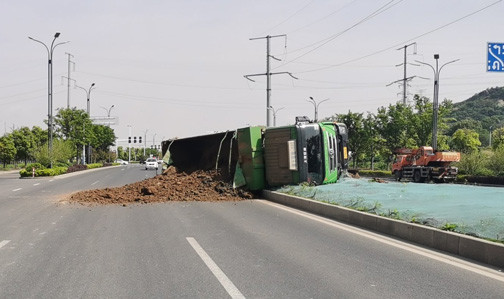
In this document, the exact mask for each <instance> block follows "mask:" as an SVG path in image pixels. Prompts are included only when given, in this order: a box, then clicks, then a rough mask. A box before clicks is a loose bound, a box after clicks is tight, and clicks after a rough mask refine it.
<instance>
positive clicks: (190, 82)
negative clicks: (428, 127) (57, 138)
mask: <svg viewBox="0 0 504 299" xmlns="http://www.w3.org/2000/svg"><path fill="white" fill-rule="evenodd" d="M503 13H504V1H503V0H442V1H440V0H333V1H325V0H254V1H251V0H234V1H231V0H227V1H226V0H212V1H201V0H185V1H173V0H142V1H140V0H121V1H111V0H100V1H97V0H87V1H69V0H47V1H38V0H5V1H1V2H0V28H2V29H1V31H0V45H1V47H0V124H1V125H3V128H1V127H0V128H1V129H2V130H3V132H2V133H8V132H10V131H12V130H13V129H17V128H20V127H23V126H28V127H30V128H31V127H32V126H40V127H42V128H44V129H46V128H47V126H46V125H45V124H44V119H47V115H48V63H47V62H48V54H47V50H46V49H45V48H44V46H43V45H42V44H40V43H37V42H34V41H33V40H30V39H29V38H28V37H32V38H34V39H37V40H40V41H41V42H43V43H45V44H46V45H48V46H50V44H51V42H52V40H53V37H54V34H55V33H56V32H60V33H61V35H60V36H59V37H58V38H57V39H56V41H55V44H58V43H62V42H67V41H68V43H64V44H59V45H58V46H56V47H55V48H54V51H53V57H52V58H53V114H56V113H57V109H59V108H66V107H67V104H68V103H70V107H76V108H77V109H84V110H85V109H86V101H87V99H86V98H87V95H86V90H87V89H89V88H90V86H91V84H92V83H95V86H94V87H93V89H92V90H91V92H90V110H91V113H90V114H91V117H93V118H97V117H105V116H107V114H108V112H109V111H110V114H111V116H112V117H114V118H116V119H117V124H115V125H112V128H113V129H114V130H115V133H116V136H117V137H118V141H117V145H123V146H124V145H126V143H125V140H127V137H128V136H130V134H131V136H142V138H144V139H145V138H146V140H147V144H148V145H151V144H152V143H155V144H159V143H160V141H161V140H166V139H171V138H175V137H179V138H183V137H189V136H195V135H201V134H206V133H209V132H214V131H225V130H234V129H236V128H240V127H245V126H249V125H266V113H267V112H266V111H267V110H266V107H267V106H266V76H264V74H265V73H266V61H267V59H266V57H267V55H266V48H267V47H266V44H267V39H265V38H264V37H266V36H277V35H278V37H272V38H270V39H269V41H270V55H271V56H273V57H274V58H270V72H272V73H280V74H274V75H272V76H271V97H270V105H271V106H272V108H273V111H275V112H276V113H275V115H276V125H277V126H280V125H289V124H292V123H294V120H295V117H296V116H303V115H306V116H308V117H310V118H311V119H313V118H314V105H313V104H312V103H311V102H309V101H308V99H309V98H310V97H312V98H313V99H314V100H315V102H316V103H318V104H319V106H318V115H319V119H322V118H324V117H329V116H332V115H335V114H339V113H347V112H348V111H352V112H355V113H364V114H366V113H376V111H377V109H378V108H379V107H383V106H385V107H387V106H388V105H390V104H395V103H397V102H400V101H402V100H403V99H402V94H403V89H402V81H401V80H402V79H403V76H404V73H403V72H404V66H403V60H404V53H405V51H404V49H405V48H406V59H407V68H406V70H407V77H413V79H411V80H410V81H408V88H407V92H408V100H409V101H411V99H412V97H413V95H415V94H420V95H423V96H426V97H429V98H430V99H432V95H433V78H434V71H433V69H431V68H430V67H429V66H426V65H424V64H419V63H417V62H416V61H421V62H424V63H428V64H431V65H433V66H435V59H434V54H439V60H438V62H439V66H441V65H443V64H445V63H448V62H451V61H453V60H457V59H460V60H458V61H456V62H453V63H449V64H447V65H445V66H444V67H443V68H441V71H440V73H439V77H440V80H439V87H440V89H439V99H440V101H441V100H442V99H449V100H451V101H453V102H454V103H457V102H461V101H464V100H466V99H468V98H470V97H471V96H473V95H474V94H477V93H479V92H481V91H483V90H485V89H487V88H490V87H496V86H503V85H504V73H495V72H487V47H488V46H487V43H489V42H500V43H504V35H503V34H502V25H501V24H500V21H501V20H502V15H503ZM283 35H286V36H283ZM251 38H261V39H253V40H251ZM406 45H408V46H407V47H405V46H406ZM67 53H69V54H71V56H69V55H68V54H67ZM69 57H70V63H69ZM277 59H278V60H277ZM69 66H70V73H69V72H68V70H69ZM288 73H290V74H292V75H293V76H294V77H295V78H297V79H294V78H292V77H291V76H289V74H288ZM252 74H258V75H259V76H254V77H250V78H251V79H253V80H254V81H255V82H252V81H249V80H247V79H246V78H245V77H244V76H245V75H252ZM65 77H70V79H71V80H70V85H71V87H70V90H69V89H68V86H67V85H68V81H67V79H65ZM398 80H399V81H400V82H399V83H393V84H391V83H392V82H395V81H398ZM75 84H77V85H78V86H80V87H83V88H84V89H81V88H75V87H74V85H75ZM69 94H70V96H68V95H69ZM326 99H328V100H327V101H324V100H326ZM322 101H324V102H323V103H321V102H322ZM112 105H113V107H112ZM111 107H112V108H111ZM272 122H273V119H272Z"/></svg>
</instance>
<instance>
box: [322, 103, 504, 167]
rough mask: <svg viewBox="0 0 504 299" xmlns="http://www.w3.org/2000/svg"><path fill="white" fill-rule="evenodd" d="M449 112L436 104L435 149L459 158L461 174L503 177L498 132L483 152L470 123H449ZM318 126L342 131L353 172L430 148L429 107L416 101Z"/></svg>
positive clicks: (503, 142)
mask: <svg viewBox="0 0 504 299" xmlns="http://www.w3.org/2000/svg"><path fill="white" fill-rule="evenodd" d="M452 110H453V104H452V102H451V101H449V100H444V101H443V102H442V103H440V104H439V109H438V124H437V125H438V126H437V127H438V135H437V149H438V150H441V151H448V150H452V151H459V152H461V153H462V160H461V161H460V162H459V163H458V167H459V169H460V172H461V173H466V174H472V175H504V128H498V129H495V130H494V131H492V147H491V148H489V147H487V148H483V147H481V141H480V136H479V134H478V132H477V131H476V128H474V127H473V122H471V121H466V120H462V121H458V120H457V119H454V118H451V117H449V115H450V113H451V111H452ZM322 121H337V122H342V123H345V124H346V125H347V127H348V135H349V144H348V147H349V149H350V150H351V151H352V167H353V168H371V169H380V170H389V169H390V166H391V163H392V161H393V158H394V152H395V151H396V150H397V149H399V148H417V147H420V146H424V145H432V131H433V130H432V121H433V103H432V102H431V101H430V99H428V98H427V97H423V96H419V95H415V96H414V98H413V105H404V104H402V103H397V104H390V105H389V106H388V107H380V108H378V110H377V112H376V113H370V112H368V113H366V114H364V113H353V112H351V111H349V112H348V113H346V114H335V115H333V116H331V117H328V118H326V119H323V120H322Z"/></svg>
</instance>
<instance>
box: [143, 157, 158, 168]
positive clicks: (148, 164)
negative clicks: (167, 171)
mask: <svg viewBox="0 0 504 299" xmlns="http://www.w3.org/2000/svg"><path fill="white" fill-rule="evenodd" d="M158 165H159V164H158V161H157V159H156V158H148V159H147V160H145V170H148V169H158Z"/></svg>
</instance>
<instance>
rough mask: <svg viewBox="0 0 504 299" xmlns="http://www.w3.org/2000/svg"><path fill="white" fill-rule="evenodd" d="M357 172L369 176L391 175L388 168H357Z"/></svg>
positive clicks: (381, 176)
mask: <svg viewBox="0 0 504 299" xmlns="http://www.w3.org/2000/svg"><path fill="white" fill-rule="evenodd" d="M358 174H359V175H361V176H371V177H380V178H383V177H390V176H392V172H390V171H388V170H363V169H359V170H358Z"/></svg>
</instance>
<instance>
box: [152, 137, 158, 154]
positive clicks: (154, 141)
mask: <svg viewBox="0 0 504 299" xmlns="http://www.w3.org/2000/svg"><path fill="white" fill-rule="evenodd" d="M156 135H157V134H156V133H154V135H152V148H153V149H154V150H156ZM154 153H156V156H158V154H157V151H154Z"/></svg>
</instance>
